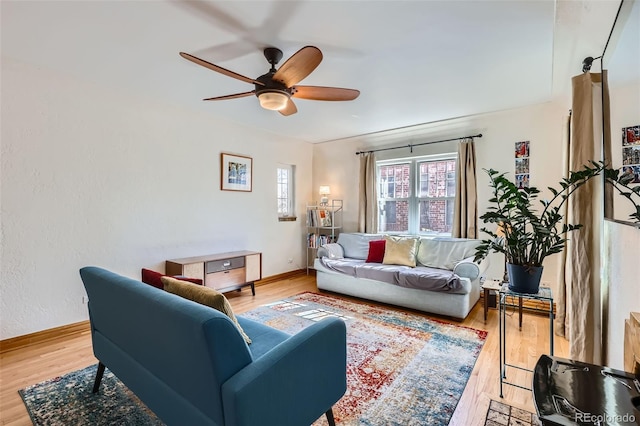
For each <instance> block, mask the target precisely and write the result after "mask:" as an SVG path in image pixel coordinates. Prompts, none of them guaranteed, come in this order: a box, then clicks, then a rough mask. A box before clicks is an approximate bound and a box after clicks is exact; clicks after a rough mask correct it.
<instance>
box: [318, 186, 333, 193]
mask: <svg viewBox="0 0 640 426" xmlns="http://www.w3.org/2000/svg"><path fill="white" fill-rule="evenodd" d="M319 192H320V195H329V194H331V188H330V187H329V185H322V186H321V187H320V191H319Z"/></svg>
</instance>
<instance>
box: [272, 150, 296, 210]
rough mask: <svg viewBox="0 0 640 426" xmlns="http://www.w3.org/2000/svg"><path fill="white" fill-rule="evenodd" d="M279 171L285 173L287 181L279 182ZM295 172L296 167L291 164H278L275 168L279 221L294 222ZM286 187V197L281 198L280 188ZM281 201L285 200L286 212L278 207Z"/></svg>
mask: <svg viewBox="0 0 640 426" xmlns="http://www.w3.org/2000/svg"><path fill="white" fill-rule="evenodd" d="M281 170H284V171H286V173H287V181H286V182H282V181H281V179H282V178H281ZM295 170H296V166H295V165H293V164H283V163H278V164H277V166H276V212H277V214H278V220H279V221H294V220H296V212H295ZM283 185H284V186H286V197H282V196H281V194H282V191H281V186H283ZM282 200H285V204H286V211H282V210H281V208H280V206H281V205H282Z"/></svg>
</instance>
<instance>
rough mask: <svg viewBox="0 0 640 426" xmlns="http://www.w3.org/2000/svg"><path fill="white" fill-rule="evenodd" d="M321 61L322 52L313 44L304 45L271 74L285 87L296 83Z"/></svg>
mask: <svg viewBox="0 0 640 426" xmlns="http://www.w3.org/2000/svg"><path fill="white" fill-rule="evenodd" d="M320 62H322V52H321V51H320V49H318V48H317V47H315V46H305V47H303V48H302V49H300V50H298V51H297V52H296V53H294V54H293V55H292V56H291V57H290V58H289V59H287V61H286V62H285V63H284V64H282V66H281V67H280V68H279V69H278V71H276V73H275V74H274V75H273V79H274V80H277V81H281V82H283V83H284V84H285V85H286V86H287V87H291V86H293V85H294V84H298V83H299V82H300V81H302V79H303V78H305V77H306V76H308V75H309V74H311V72H312V71H313V70H315V69H316V67H317V66H318V65H320Z"/></svg>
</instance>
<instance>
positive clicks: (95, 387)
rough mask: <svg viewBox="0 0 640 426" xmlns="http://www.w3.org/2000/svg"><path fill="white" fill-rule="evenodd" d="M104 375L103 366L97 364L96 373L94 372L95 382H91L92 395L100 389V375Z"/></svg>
mask: <svg viewBox="0 0 640 426" xmlns="http://www.w3.org/2000/svg"><path fill="white" fill-rule="evenodd" d="M103 374H104V364H103V363H101V362H99V363H98V371H97V372H96V380H95V382H93V393H96V392H98V389H99V388H100V382H101V381H102V375H103Z"/></svg>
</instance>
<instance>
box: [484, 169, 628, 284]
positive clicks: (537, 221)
mask: <svg viewBox="0 0 640 426" xmlns="http://www.w3.org/2000/svg"><path fill="white" fill-rule="evenodd" d="M485 171H486V172H487V174H488V175H489V179H490V185H491V188H492V193H493V197H492V198H490V199H489V202H490V203H491V205H490V206H489V208H488V211H487V212H486V213H484V214H483V215H481V216H480V219H482V220H483V222H484V223H495V224H497V225H498V227H497V228H498V229H496V231H493V230H490V229H487V228H481V231H482V232H484V233H486V234H488V235H489V236H490V238H487V239H484V240H482V243H481V244H480V245H479V246H478V248H477V249H476V253H475V260H476V261H478V260H481V259H484V258H485V257H486V256H487V255H488V254H489V253H491V252H499V253H503V254H504V255H505V260H506V263H507V271H508V274H509V288H510V289H511V290H513V291H515V292H518V293H537V292H538V290H539V286H540V278H541V277H542V269H543V266H542V263H543V261H544V259H545V258H546V257H547V256H550V255H552V254H555V253H560V252H561V251H562V250H563V249H564V246H565V244H566V241H567V234H568V233H570V232H572V231H574V230H576V229H579V228H581V227H582V225H581V224H569V223H564V224H562V225H561V223H562V222H563V215H562V212H561V208H562V206H563V204H564V203H565V202H567V200H568V199H569V197H570V196H571V194H572V193H573V192H574V191H576V190H577V189H578V188H580V187H581V186H582V185H584V184H585V183H587V182H588V181H589V180H590V179H592V178H594V177H596V176H599V175H601V174H602V175H603V176H604V179H605V181H606V182H607V183H609V184H612V185H614V187H615V188H616V189H617V191H618V192H619V193H620V194H621V195H622V196H624V197H625V198H627V199H629V200H630V201H631V202H632V203H633V204H634V206H635V207H636V212H635V213H632V214H631V218H632V219H633V220H634V221H636V222H639V223H640V206H638V205H637V204H636V203H635V202H634V201H633V197H634V196H640V186H637V187H635V188H633V189H632V188H630V187H629V186H628V184H629V183H630V181H631V180H630V179H629V177H628V176H626V175H624V174H623V175H620V174H619V171H618V170H613V169H610V168H608V167H606V166H605V165H604V163H601V162H600V163H596V162H592V165H591V166H584V168H583V169H582V170H580V171H576V172H570V174H569V177H568V178H563V179H562V180H561V181H560V183H559V185H560V189H555V188H551V187H549V191H551V193H552V195H553V197H552V198H551V199H550V200H539V202H540V206H541V210H537V209H536V208H535V207H534V202H535V201H536V200H537V198H538V195H539V194H540V191H539V190H538V189H537V188H535V187H530V188H520V189H518V187H516V185H515V184H514V183H513V182H511V181H510V180H509V179H507V178H506V177H505V173H500V172H497V171H495V170H493V169H489V170H486V169H485Z"/></svg>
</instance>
